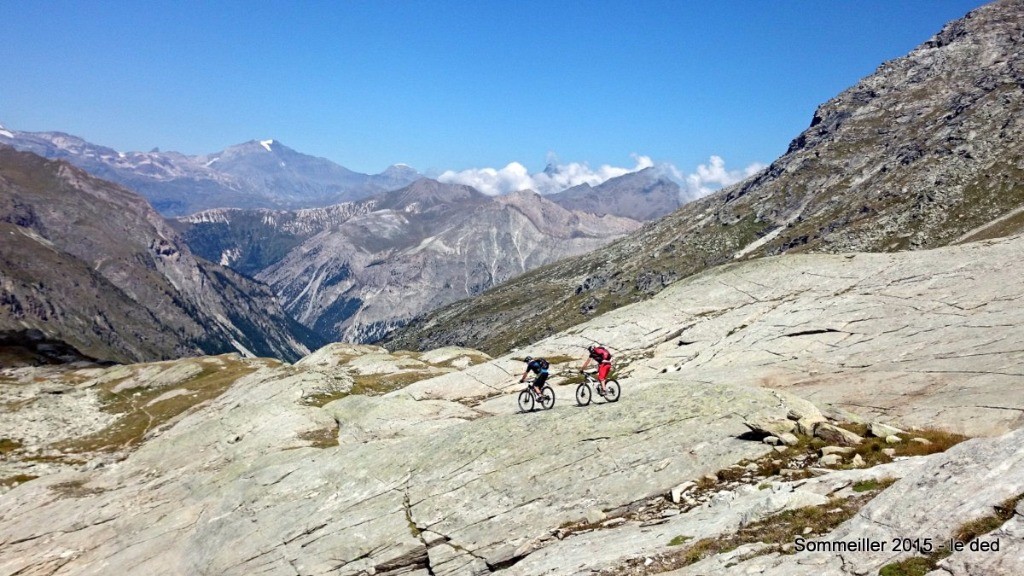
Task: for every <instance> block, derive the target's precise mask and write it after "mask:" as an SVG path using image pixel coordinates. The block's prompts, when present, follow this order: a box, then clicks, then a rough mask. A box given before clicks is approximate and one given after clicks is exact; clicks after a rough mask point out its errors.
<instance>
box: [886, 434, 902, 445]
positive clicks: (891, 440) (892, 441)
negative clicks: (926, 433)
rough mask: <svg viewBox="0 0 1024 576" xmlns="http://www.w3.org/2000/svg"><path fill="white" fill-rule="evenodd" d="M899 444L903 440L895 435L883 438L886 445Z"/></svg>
mask: <svg viewBox="0 0 1024 576" xmlns="http://www.w3.org/2000/svg"><path fill="white" fill-rule="evenodd" d="M900 442H903V439H902V438H900V437H899V436H897V435H895V434H892V435H890V436H886V437H885V443H886V444H899V443H900Z"/></svg>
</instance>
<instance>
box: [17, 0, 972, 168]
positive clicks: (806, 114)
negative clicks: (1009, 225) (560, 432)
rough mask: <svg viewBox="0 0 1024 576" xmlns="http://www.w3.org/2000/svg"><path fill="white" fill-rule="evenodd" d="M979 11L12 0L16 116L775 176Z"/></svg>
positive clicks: (344, 154) (864, 1)
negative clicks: (834, 117) (806, 144)
mask: <svg viewBox="0 0 1024 576" xmlns="http://www.w3.org/2000/svg"><path fill="white" fill-rule="evenodd" d="M981 4H982V2H979V1H977V0H971V1H967V0H907V1H892V0H887V1H874V0H859V1H857V2H852V1H849V2H825V1H810V0H801V1H796V0H794V1H774V2H769V1H754V0H750V1H711V2H708V1H702V2H697V1H684V0H679V1H667V2H655V1H648V2H602V1H583V2H558V1H555V2H552V1H550V0H548V1H544V2H533V1H525V2H524V1H517V2H487V1H476V2H473V1H459V2H425V1H416V2H413V1H401V2H395V1H373V2H369V1H306V2H302V1H289V2H274V1H259V2H187V1H178V2H158V1H154V2H125V3H113V2H106V1H104V2H93V1H89V0H78V1H73V2H59V1H58V2H43V1H41V0H39V1H34V0H33V1H17V0H8V1H5V2H0V23H2V24H0V26H2V35H3V43H2V45H0V75H2V78H3V83H2V85H0V123H3V124H4V125H6V126H7V127H9V128H13V129H17V130H26V131H42V130H59V131H64V132H69V133H72V134H75V135H78V136H82V137H84V138H86V139H87V140H89V141H92V142H95V143H98V144H104V145H108V146H111V147H113V148H116V149H118V150H122V151H128V150H148V149H151V148H153V147H160V148H161V149H163V150H177V151H180V152H185V153H188V154H200V153H208V152H214V151H217V150H220V149H223V148H224V147H226V146H228V145H231V144H236V143H240V142H244V141H247V140H252V139H262V138H275V139H278V140H279V141H281V142H282V143H284V144H286V145H288V146H290V147H292V148H294V149H296V150H299V151H300V152H304V153H307V154H313V155H316V156H323V157H326V158H329V159H331V160H333V161H335V162H338V163H339V164H342V165H344V166H346V167H348V168H351V169H354V170H358V171H361V172H379V171H381V170H383V169H384V168H385V167H386V166H388V165H389V164H392V163H396V162H403V163H406V164H409V165H411V166H413V167H415V168H417V169H419V170H421V171H431V172H432V173H435V174H436V173H440V172H442V171H445V170H454V171H464V170H469V169H479V168H487V167H493V168H498V169H500V168H502V167H505V166H507V165H508V164H509V163H511V162H517V163H520V164H522V165H523V167H524V168H525V169H526V170H527V171H528V172H531V173H532V172H537V171H540V170H542V169H543V168H544V165H545V163H546V162H547V161H548V159H549V156H550V155H552V154H554V155H557V159H558V161H559V162H560V163H564V164H571V163H580V164H582V163H586V165H587V167H589V168H590V169H593V170H595V171H596V170H597V169H598V168H599V167H600V166H602V165H605V164H607V165H609V166H619V167H627V168H628V167H631V166H634V164H636V163H637V162H639V161H638V160H637V159H636V157H635V156H634V155H640V156H644V157H648V158H650V159H652V161H653V162H654V163H658V164H661V163H669V164H672V165H674V166H676V167H678V169H679V170H680V171H682V172H683V173H691V172H693V171H694V170H696V168H697V166H698V165H701V164H703V165H705V167H708V166H710V164H709V158H710V157H711V156H718V157H720V158H722V159H724V162H725V164H726V166H727V169H733V170H741V169H742V168H744V167H746V166H749V165H751V164H755V163H769V162H771V161H772V160H774V159H775V158H776V157H778V156H779V155H780V154H782V153H783V152H784V151H785V150H786V147H787V145H788V143H789V141H790V140H791V139H792V138H793V137H795V136H796V135H797V134H798V133H799V132H800V131H802V130H803V129H804V128H806V126H807V125H808V123H809V122H810V119H811V115H812V113H813V111H814V109H815V107H816V106H817V105H818V104H820V103H822V102H824V101H826V100H828V99H829V98H831V97H832V96H834V95H836V94H837V93H838V92H840V91H841V90H843V89H845V88H847V87H849V86H850V85H852V84H854V83H855V82H856V81H857V80H858V79H860V78H862V77H863V76H865V75H867V74H870V73H871V72H873V71H874V70H875V68H877V66H878V65H879V64H881V63H882V62H883V61H885V60H888V59H892V58H895V57H898V56H901V55H903V54H905V53H907V52H908V51H909V50H911V49H912V48H913V47H915V46H917V45H918V44H920V43H921V42H923V41H925V40H926V39H928V38H929V37H930V36H931V35H932V34H934V33H936V32H937V31H938V30H939V29H940V28H941V27H942V25H943V24H944V23H946V22H947V21H949V20H952V19H955V18H959V17H961V16H963V15H964V14H965V13H966V12H967V11H969V10H971V9H973V8H975V7H977V6H979V5H981Z"/></svg>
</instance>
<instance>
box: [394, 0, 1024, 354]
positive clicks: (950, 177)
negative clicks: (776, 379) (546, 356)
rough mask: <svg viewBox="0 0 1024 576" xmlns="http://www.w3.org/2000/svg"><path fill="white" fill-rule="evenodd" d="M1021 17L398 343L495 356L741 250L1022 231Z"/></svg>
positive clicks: (947, 39)
mask: <svg viewBox="0 0 1024 576" xmlns="http://www.w3.org/2000/svg"><path fill="white" fill-rule="evenodd" d="M1021 22H1024V3H1022V2H1019V1H1017V2H995V3H992V4H989V5H986V6H984V7H983V8H980V9H978V10H975V11H973V12H971V13H970V14H968V15H967V16H966V17H965V18H963V19H960V20H957V21H954V22H951V23H950V24H948V25H947V26H945V27H944V28H943V29H942V31H941V32H939V33H938V34H937V35H935V36H934V37H932V38H931V39H929V40H928V41H926V42H924V43H923V44H922V45H920V46H919V47H917V48H916V49H914V50H913V51H912V52H911V53H910V54H908V55H907V56H904V57H902V58H898V59H896V60H893V61H890V62H886V63H884V64H882V65H881V66H879V68H878V70H877V71H876V72H875V73H874V74H872V75H870V76H868V77H867V78H865V79H863V80H862V81H860V82H859V83H857V84H856V85H855V86H853V87H851V88H849V89H847V90H845V91H843V92H842V93H841V94H839V95H838V96H836V97H835V98H833V99H831V100H829V101H828V102H826V103H824V104H822V105H821V106H820V107H819V108H818V109H817V111H815V113H814V115H813V118H812V119H811V122H810V126H809V127H808V128H807V129H806V130H804V131H803V132H802V133H801V134H799V135H798V136H797V137H796V138H795V139H794V140H793V141H792V143H791V144H790V146H789V149H788V151H787V152H786V153H785V154H784V155H783V156H782V157H780V158H779V159H777V160H776V161H775V162H773V163H772V164H771V165H770V166H769V167H768V168H766V169H765V170H763V171H762V172H760V173H759V174H757V175H756V176H754V177H752V178H750V179H748V180H747V181H745V182H742V183H739V184H736V185H733V186H731V187H728V188H726V189H723V190H720V191H718V192H717V193H714V194H712V195H710V196H707V197H704V198H701V199H700V200H697V201H694V202H691V203H689V204H686V205H685V206H683V207H682V208H680V209H679V210H678V211H676V212H673V213H672V214H670V215H668V216H666V217H664V218H662V219H661V220H658V221H657V222H654V223H652V224H650V225H648V226H645V227H644V228H643V229H641V230H639V231H637V232H635V233H633V234H631V235H629V236H628V237H626V238H623V239H621V240H619V241H617V242H615V243H613V244H610V245H609V246H607V247H606V248H604V249H602V250H601V251H600V252H598V253H592V254H589V255H586V256H583V257H580V258H578V259H574V260H566V261H563V262H560V263H558V264H555V265H553V266H550V267H547V268H545V269H544V271H543V273H536V272H534V273H528V274H525V275H523V276H520V277H519V278H517V279H515V280H513V281H511V282H508V283H506V284H504V285H502V286H499V287H496V288H494V289H492V290H490V291H488V292H485V293H484V294H482V295H480V296H479V297H477V298H475V299H472V300H464V301H462V302H457V303H454V304H451V305H449V306H446V307H443V308H441V309H438V310H436V311H435V312H433V313H431V314H429V315H426V316H424V317H422V318H420V319H418V320H416V321H415V322H413V323H411V324H410V325H409V326H408V327H406V328H405V329H403V330H402V331H400V332H399V333H397V334H396V335H395V336H394V337H393V338H392V339H391V340H390V341H389V342H388V343H386V345H388V346H394V347H400V348H401V347H409V348H414V349H429V348H434V347H438V346H441V345H446V344H459V345H466V346H472V347H475V348H479V349H482V350H484V351H486V352H488V353H490V354H495V355H496V354H500V353H503V352H505V351H507V350H508V349H510V348H512V347H515V346H518V345H521V344H523V343H526V342H531V341H534V340H537V339H539V338H540V337H543V336H546V335H548V334H551V333H554V332H557V331H559V330H562V329H565V328H567V327H569V326H572V325H575V324H578V323H580V322H583V321H585V320H586V319H588V318H590V317H591V316H592V315H594V314H597V313H601V312H604V311H607V310H611V309H614V308H618V307H620V306H623V305H626V304H629V303H631V302H636V301H638V300H643V299H646V298H649V297H650V296H652V295H653V294H656V293H657V292H659V291H660V290H661V289H663V288H664V287H665V286H668V285H669V284H670V283H672V282H674V281H676V280H678V279H680V278H683V277H686V276H689V275H691V274H696V273H699V272H701V271H703V270H706V269H708V268H710V267H713V266H715V265H718V264H723V263H726V262H730V261H733V260H737V259H748V258H757V257H764V256H772V255H777V254H782V253H792V252H853V251H897V250H907V249H910V250H915V249H921V248H933V247H938V246H944V245H948V244H952V243H957V242H963V241H968V240H978V239H984V238H991V237H997V236H1003V235H1009V234H1014V233H1019V232H1022V231H1024V185H1022V182H1024V90H1022V86H1024V34H1021ZM936 281H940V280H938V279H937V280H936ZM766 305H769V304H768V303H766ZM509 319H514V320H513V321H510V320H509Z"/></svg>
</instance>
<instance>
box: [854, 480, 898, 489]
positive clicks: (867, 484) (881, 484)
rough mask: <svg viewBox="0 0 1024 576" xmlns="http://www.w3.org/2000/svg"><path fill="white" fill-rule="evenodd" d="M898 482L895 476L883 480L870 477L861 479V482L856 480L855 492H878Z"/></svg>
mask: <svg viewBox="0 0 1024 576" xmlns="http://www.w3.org/2000/svg"><path fill="white" fill-rule="evenodd" d="M895 482H896V479H895V478H883V479H881V480H878V479H875V478H870V479H868V480H861V481H860V482H854V484H853V491H854V492H878V491H882V490H885V489H886V488H888V487H889V486H892V485H893V483H895Z"/></svg>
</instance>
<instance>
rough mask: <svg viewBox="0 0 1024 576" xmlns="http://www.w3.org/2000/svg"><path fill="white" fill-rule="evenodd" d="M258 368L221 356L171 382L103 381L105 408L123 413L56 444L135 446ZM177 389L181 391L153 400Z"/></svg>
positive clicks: (66, 448)
mask: <svg viewBox="0 0 1024 576" xmlns="http://www.w3.org/2000/svg"><path fill="white" fill-rule="evenodd" d="M255 371H256V366H255V365H253V364H252V363H246V362H240V361H238V360H234V359H231V358H228V357H220V358H219V361H218V362H204V363H203V368H202V371H200V372H199V373H198V374H196V375H194V376H192V377H191V378H188V379H186V380H184V381H182V382H179V383H177V384H175V385H172V386H165V387H160V388H130V389H128V390H123V391H120V392H114V388H115V384H114V383H107V384H104V385H103V390H104V392H103V393H102V394H101V397H102V398H103V399H104V401H105V405H104V407H103V409H104V411H106V412H109V413H111V414H118V415H119V416H120V417H119V418H118V419H117V420H115V421H114V422H113V423H112V424H111V425H110V426H108V427H106V428H104V429H103V430H100V431H98V432H95V433H93V434H89V435H87V436H84V437H81V438H77V439H75V440H67V441H64V442H60V443H57V444H56V445H55V448H57V449H58V450H61V451H63V452H70V453H81V452H94V451H107V452H109V451H116V450H122V449H129V448H133V447H136V446H137V445H139V444H140V443H141V442H142V440H143V439H144V438H145V436H146V434H147V433H149V432H150V431H151V430H153V429H155V428H156V427H158V426H160V425H162V424H164V423H166V422H168V421H170V420H171V419H173V418H175V417H177V416H179V415H181V414H183V413H185V412H186V411H188V410H190V409H192V408H194V407H195V406H198V405H199V404H202V403H204V402H207V401H209V400H212V399H214V398H217V397H218V396H220V395H221V394H223V393H224V392H225V391H226V390H227V389H228V388H229V387H231V385H232V384H234V383H235V382H236V381H237V380H238V379H240V378H242V377H244V376H247V375H249V374H251V373H253V372H255ZM175 390H179V391H181V393H179V394H178V395H175V396H169V397H167V398H166V399H164V400H161V401H160V402H156V403H153V404H152V405H151V404H150V403H151V402H152V401H153V400H156V399H157V398H159V397H160V396H163V395H164V394H167V393H168V392H173V391H175Z"/></svg>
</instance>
